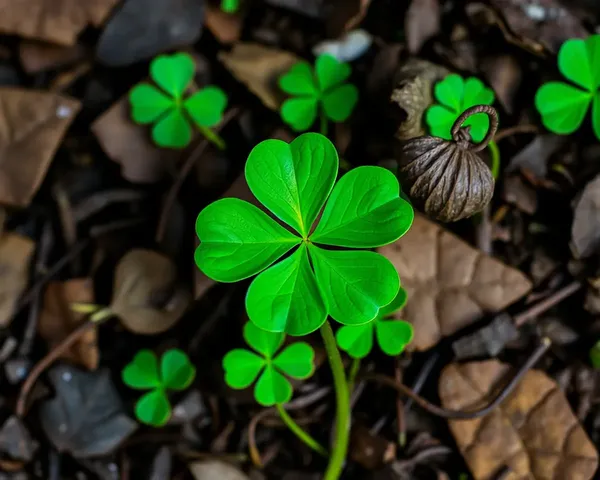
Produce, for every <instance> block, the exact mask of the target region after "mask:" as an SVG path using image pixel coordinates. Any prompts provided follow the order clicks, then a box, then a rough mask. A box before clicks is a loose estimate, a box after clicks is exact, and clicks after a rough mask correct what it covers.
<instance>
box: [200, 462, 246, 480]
mask: <svg viewBox="0 0 600 480" xmlns="http://www.w3.org/2000/svg"><path fill="white" fill-rule="evenodd" d="M189 468H190V472H192V476H193V477H194V478H195V479H196V480H249V478H248V476H247V475H246V474H244V473H243V472H241V471H240V470H238V469H237V468H236V467H234V466H233V465H230V464H229V463H225V462H222V461H220V460H206V461H204V462H195V463H192V464H190V465H189Z"/></svg>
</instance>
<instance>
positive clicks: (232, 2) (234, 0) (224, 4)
mask: <svg viewBox="0 0 600 480" xmlns="http://www.w3.org/2000/svg"><path fill="white" fill-rule="evenodd" d="M239 8H240V0H222V1H221V10H223V11H224V12H225V13H235V12H237V11H238V9H239Z"/></svg>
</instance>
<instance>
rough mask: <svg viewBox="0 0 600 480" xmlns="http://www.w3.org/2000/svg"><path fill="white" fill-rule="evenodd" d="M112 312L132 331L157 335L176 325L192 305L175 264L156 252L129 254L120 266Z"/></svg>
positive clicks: (132, 251) (117, 271) (116, 276)
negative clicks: (179, 279)
mask: <svg viewBox="0 0 600 480" xmlns="http://www.w3.org/2000/svg"><path fill="white" fill-rule="evenodd" d="M113 289H114V290H113V298H112V302H111V304H110V309H111V310H112V312H113V313H114V314H115V315H117V316H118V317H119V318H120V319H121V323H122V324H123V325H124V326H125V328H127V329H128V330H130V331H132V332H134V333H138V334H142V335H155V334H157V333H162V332H165V331H166V330H168V329H169V328H171V327H172V326H173V325H175V324H176V323H177V322H178V321H179V319H180V318H181V316H182V315H183V312H185V310H186V309H187V308H188V306H189V304H190V302H191V295H190V294H189V293H188V292H187V291H186V290H185V289H184V288H183V287H182V286H181V285H179V282H178V279H177V268H176V267H175V264H174V263H173V262H172V261H171V260H170V259H169V258H167V257H165V256H164V255H161V254H160V253H157V252H154V251H152V250H143V249H136V250H131V251H129V252H128V253H127V254H126V255H125V256H124V257H123V258H122V259H121V261H120V262H119V264H118V265H117V269H116V271H115V282H114V287H113Z"/></svg>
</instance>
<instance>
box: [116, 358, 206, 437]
mask: <svg viewBox="0 0 600 480" xmlns="http://www.w3.org/2000/svg"><path fill="white" fill-rule="evenodd" d="M195 375H196V368H195V367H194V366H193V365H192V364H191V363H190V360H189V358H188V356H187V355H186V354H185V353H184V352H183V351H181V350H179V349H171V350H168V351H166V352H165V353H164V354H163V356H162V357H161V359H160V366H159V363H158V358H157V357H156V354H155V353H154V352H152V351H151V350H140V351H139V352H138V353H137V354H136V355H135V357H134V358H133V360H132V362H131V363H130V364H128V365H127V366H126V367H125V368H124V369H123V372H122V374H121V376H122V379H123V383H125V385H127V386H129V387H130V388H134V389H136V390H150V391H149V392H148V393H146V394H145V395H143V396H142V397H141V398H140V399H139V400H138V401H137V403H136V405H135V414H136V416H137V418H138V419H139V420H140V421H141V422H142V423H145V424H147V425H152V426H155V427H160V426H162V425H164V424H165V423H167V421H168V420H169V418H170V417H171V404H170V403H169V399H168V397H167V391H168V390H175V391H181V390H185V389H186V388H188V387H189V386H190V384H191V383H192V381H193V380H194V376H195Z"/></svg>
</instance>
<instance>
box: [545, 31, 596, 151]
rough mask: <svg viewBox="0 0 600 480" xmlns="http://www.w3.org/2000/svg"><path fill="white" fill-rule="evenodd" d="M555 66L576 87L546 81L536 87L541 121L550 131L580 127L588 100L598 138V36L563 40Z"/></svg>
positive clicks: (563, 133)
mask: <svg viewBox="0 0 600 480" xmlns="http://www.w3.org/2000/svg"><path fill="white" fill-rule="evenodd" d="M558 69H559V70H560V72H561V73H562V74H563V75H564V77H565V78H566V79H567V80H570V81H571V82H573V83H574V84H575V85H576V86H573V85H569V84H566V83H563V82H548V83H546V84H544V85H542V86H541V87H540V88H539V89H538V91H537V93H536V95H535V106H536V108H537V110H538V111H539V112H540V115H541V116H542V123H543V124H544V126H545V127H546V128H547V129H548V130H550V131H551V132H554V133H557V134H559V135H568V134H571V133H573V132H575V131H576V130H577V129H578V128H579V127H580V126H581V124H582V122H583V119H584V118H585V115H586V113H587V111H588V109H589V106H590V103H591V104H592V127H593V129H594V133H595V135H596V137H597V138H598V139H599V140H600V103H599V102H600V92H599V91H598V88H599V87H600V35H591V36H589V37H588V38H586V39H585V40H582V39H571V40H567V41H566V42H565V43H563V44H562V46H561V47H560V50H559V52H558Z"/></svg>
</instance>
